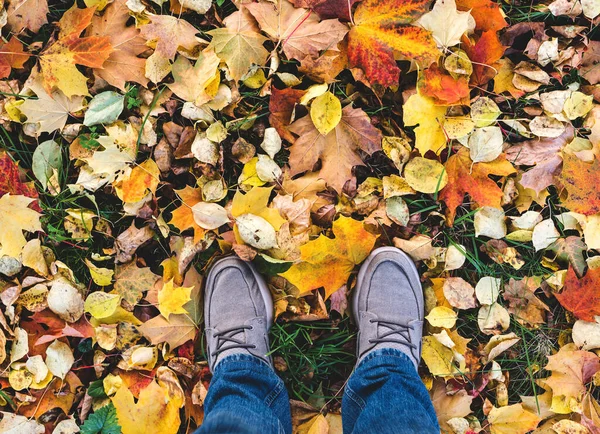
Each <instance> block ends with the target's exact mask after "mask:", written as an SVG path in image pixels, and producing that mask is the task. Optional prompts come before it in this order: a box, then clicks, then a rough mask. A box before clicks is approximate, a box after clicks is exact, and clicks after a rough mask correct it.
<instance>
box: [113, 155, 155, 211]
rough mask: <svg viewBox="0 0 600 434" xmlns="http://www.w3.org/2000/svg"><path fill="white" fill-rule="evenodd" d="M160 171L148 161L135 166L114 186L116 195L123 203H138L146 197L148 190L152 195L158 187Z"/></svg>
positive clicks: (150, 160)
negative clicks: (126, 176) (127, 175)
mask: <svg viewBox="0 0 600 434" xmlns="http://www.w3.org/2000/svg"><path fill="white" fill-rule="evenodd" d="M159 177H160V170H159V169H158V166H157V165H156V163H155V162H154V160H152V159H149V160H146V161H144V162H143V163H141V164H139V165H137V166H135V167H134V168H133V169H132V170H131V173H130V174H129V177H128V178H127V179H124V180H123V181H122V182H121V183H120V184H119V185H118V186H116V190H117V195H118V196H119V197H120V198H121V200H122V201H123V202H125V203H134V202H139V201H140V200H142V199H143V198H144V196H146V194H147V193H148V190H149V191H150V192H151V193H152V194H154V193H155V192H156V187H158V183H159Z"/></svg>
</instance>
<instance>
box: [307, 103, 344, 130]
mask: <svg viewBox="0 0 600 434" xmlns="http://www.w3.org/2000/svg"><path fill="white" fill-rule="evenodd" d="M310 118H311V119H312V121H313V124H315V128H316V129H317V130H318V131H319V132H320V133H321V134H323V135H324V136H326V135H327V134H329V132H330V131H331V130H333V129H334V128H335V127H336V126H337V124H339V123H340V120H341V119H342V103H341V102H340V100H339V99H338V98H337V97H336V96H335V95H334V94H332V93H331V92H325V93H324V94H323V95H319V96H318V97H316V98H315V100H314V101H313V102H312V104H311V106H310Z"/></svg>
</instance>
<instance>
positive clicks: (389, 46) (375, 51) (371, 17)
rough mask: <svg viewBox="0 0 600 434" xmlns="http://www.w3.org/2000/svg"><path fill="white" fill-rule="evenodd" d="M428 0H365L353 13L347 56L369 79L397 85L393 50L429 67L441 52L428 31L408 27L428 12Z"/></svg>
mask: <svg viewBox="0 0 600 434" xmlns="http://www.w3.org/2000/svg"><path fill="white" fill-rule="evenodd" d="M429 3H430V0H414V1H410V2H407V1H404V0H364V1H363V2H361V3H360V4H359V5H358V7H357V8H356V11H355V12H354V23H355V25H354V26H352V28H351V29H350V33H348V59H349V61H350V64H351V65H352V66H356V67H359V68H361V69H362V70H363V71H364V72H365V74H366V76H367V78H368V79H369V81H370V82H372V83H376V84H379V85H381V86H394V85H397V84H398V80H399V78H400V69H399V68H398V66H397V65H396V60H395V58H394V51H396V52H398V53H400V54H401V55H402V56H404V57H407V58H408V59H412V60H415V61H417V62H418V63H419V64H421V65H422V66H425V67H426V66H429V65H430V64H431V63H433V62H434V61H435V60H436V59H437V58H438V57H439V55H440V52H439V51H438V49H437V47H436V44H435V41H434V40H433V38H432V35H431V33H430V32H429V31H427V30H425V29H422V28H419V27H415V26H411V25H410V23H412V22H414V21H415V20H416V19H417V18H419V16H421V15H422V14H423V13H425V12H427V10H428V8H429Z"/></svg>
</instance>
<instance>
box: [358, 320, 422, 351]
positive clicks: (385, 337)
mask: <svg viewBox="0 0 600 434" xmlns="http://www.w3.org/2000/svg"><path fill="white" fill-rule="evenodd" d="M369 322H371V323H377V326H378V327H379V325H382V326H384V327H387V328H388V329H389V330H388V331H386V332H384V333H382V334H381V335H379V337H378V338H375V339H369V343H370V344H379V343H382V342H386V343H395V344H402V345H408V346H409V347H410V348H412V349H413V350H416V349H417V346H416V345H415V344H413V343H412V342H411V341H410V330H414V328H415V324H406V323H402V322H395V321H383V320H379V319H371V320H369ZM392 335H398V336H399V337H401V338H402V339H398V338H394V337H392Z"/></svg>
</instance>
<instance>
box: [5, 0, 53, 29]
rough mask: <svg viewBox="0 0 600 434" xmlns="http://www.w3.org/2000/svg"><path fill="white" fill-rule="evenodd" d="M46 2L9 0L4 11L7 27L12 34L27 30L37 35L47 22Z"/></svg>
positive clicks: (38, 0) (42, 0)
mask: <svg viewBox="0 0 600 434" xmlns="http://www.w3.org/2000/svg"><path fill="white" fill-rule="evenodd" d="M48 12H50V10H49V9H48V0H9V2H8V8H7V9H6V14H7V20H8V25H9V26H10V27H11V31H12V32H13V33H21V30H23V29H29V30H31V31H32V32H33V33H37V32H38V31H39V30H40V27H42V26H43V25H44V24H46V23H47V22H48V18H47V17H46V15H48Z"/></svg>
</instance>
